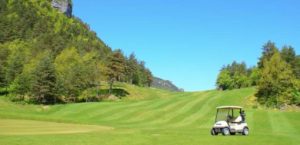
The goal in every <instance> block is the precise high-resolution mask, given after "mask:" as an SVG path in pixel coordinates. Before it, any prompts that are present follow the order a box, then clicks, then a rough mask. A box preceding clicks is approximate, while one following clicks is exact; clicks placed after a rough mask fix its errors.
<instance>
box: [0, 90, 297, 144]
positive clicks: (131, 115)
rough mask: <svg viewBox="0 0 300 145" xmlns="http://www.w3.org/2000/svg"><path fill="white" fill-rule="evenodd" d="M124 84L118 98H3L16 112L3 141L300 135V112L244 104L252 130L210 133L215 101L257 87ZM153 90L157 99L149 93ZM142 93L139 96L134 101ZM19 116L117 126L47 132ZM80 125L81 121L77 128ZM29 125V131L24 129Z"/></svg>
mask: <svg viewBox="0 0 300 145" xmlns="http://www.w3.org/2000/svg"><path fill="white" fill-rule="evenodd" d="M123 87H125V88H126V89H127V90H128V92H130V94H131V97H129V98H127V99H125V100H124V101H120V102H101V103H81V104H68V105H56V106H50V107H43V106H33V105H27V106H20V105H14V104H11V103H8V102H5V101H0V117H1V118H14V120H12V121H6V122H5V124H1V125H0V144H20V143H22V144H75V145H76V144H101V145H105V144H107V145H114V144H116V145H120V144H130V145H138V144H139V145H140V144H145V145H148V144H149V145H152V144H164V145H168V144H170V145H176V144H178V145H182V144H189V145H193V144H229V143H230V144H246V145H247V144H249V145H250V144H251V145H252V144H261V145H265V144H274V145H277V144H278V145H279V144H298V143H299V141H300V139H299V138H298V136H299V134H300V124H299V123H298V120H299V119H300V113H299V112H279V111H272V110H268V111H266V110H260V109H251V108H246V113H247V121H248V124H249V126H250V131H251V135H250V136H247V137H243V136H230V137H221V136H218V137H213V136H211V135H210V134H209V131H210V128H211V126H212V124H213V120H214V115H215V107H216V106H219V105H246V104H247V103H248V102H247V100H248V99H247V98H248V97H249V96H251V95H253V93H254V91H255V90H254V88H247V89H241V90H233V91H224V92H220V91H205V92H193V93H169V92H166V91H161V90H157V89H145V88H138V87H133V86H123ZM134 94H136V95H134ZM134 96H136V97H134ZM137 96H138V97H137ZM151 96H152V97H153V99H150V98H151ZM131 98H134V99H131ZM141 98H142V99H141ZM138 99H140V100H139V101H136V100H138ZM21 119H34V120H44V121H55V122H64V123H72V124H66V126H72V125H74V126H76V124H73V123H79V124H89V125H100V127H103V126H107V127H111V128H113V129H112V130H107V131H106V130H104V131H103V129H99V130H93V131H91V132H84V133H80V132H76V129H75V132H73V133H69V134H61V133H60V132H61V131H63V130H66V128H67V127H62V126H61V124H59V125H57V124H54V125H53V130H54V131H53V130H52V131H51V132H49V133H48V134H47V133H45V131H43V130H41V129H37V131H36V130H35V129H32V128H33V127H38V128H39V127H40V126H43V124H45V123H46V124H47V123H49V122H44V121H37V122H35V123H31V125H29V126H28V128H26V127H25V128H23V129H21V131H20V129H19V128H16V127H14V126H16V125H19V124H22V122H23V120H21ZM0 120H1V119H0ZM2 120H3V119H2ZM18 122H19V123H18ZM0 123H1V121H0ZM35 124H36V125H35ZM23 127H24V126H23ZM76 127H77V126H76ZM81 127H82V126H80V127H78V128H79V131H80V129H82V128H81ZM88 128H89V126H87V129H88ZM104 128H105V127H104ZM26 129H27V131H28V132H29V133H26ZM7 130H10V133H11V134H10V135H9V133H7V134H5V133H6V132H7ZM24 130H25V132H24ZM20 132H24V133H23V134H22V133H20ZM39 132H43V135H41V134H40V135H39V134H38V133H39ZM13 133H15V134H13ZM12 134H13V135H12Z"/></svg>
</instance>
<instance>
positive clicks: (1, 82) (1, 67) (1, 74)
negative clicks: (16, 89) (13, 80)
mask: <svg viewBox="0 0 300 145" xmlns="http://www.w3.org/2000/svg"><path fill="white" fill-rule="evenodd" d="M8 55H9V50H8V49H7V47H6V46H4V45H1V44H0V87H4V86H6V85H7V82H6V79H5V72H6V66H7V56H8Z"/></svg>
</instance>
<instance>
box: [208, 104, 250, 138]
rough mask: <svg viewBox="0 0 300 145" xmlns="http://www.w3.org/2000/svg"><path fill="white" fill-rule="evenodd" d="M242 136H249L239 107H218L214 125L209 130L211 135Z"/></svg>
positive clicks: (243, 115) (242, 112)
mask: <svg viewBox="0 0 300 145" xmlns="http://www.w3.org/2000/svg"><path fill="white" fill-rule="evenodd" d="M219 133H222V134H223V135H235V134H236V133H241V134H242V135H248V134H249V128H248V125H247V123H246V122H245V114H244V111H243V108H242V107H240V106H220V107H217V114H216V119H215V124H214V126H213V128H212V129H211V135H218V134H219Z"/></svg>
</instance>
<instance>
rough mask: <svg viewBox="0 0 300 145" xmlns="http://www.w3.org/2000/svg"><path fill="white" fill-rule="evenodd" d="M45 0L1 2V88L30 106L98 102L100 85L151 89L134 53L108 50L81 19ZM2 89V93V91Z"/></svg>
mask: <svg viewBox="0 0 300 145" xmlns="http://www.w3.org/2000/svg"><path fill="white" fill-rule="evenodd" d="M50 2H51V1H45V0H34V1H33V0H30V1H20V0H1V1H0V30H1V33H0V88H6V90H7V92H8V93H9V96H10V97H11V98H12V100H15V101H26V102H30V103H44V104H49V103H59V102H62V103H63V102H74V101H75V102H77V101H84V100H86V99H91V98H92V99H93V100H100V99H101V98H100V97H99V96H98V95H96V94H95V90H97V89H98V88H99V85H100V83H101V82H108V83H109V85H110V89H109V93H113V92H112V89H113V88H112V87H113V84H114V82H116V81H119V82H126V83H130V84H134V85H138V86H145V87H146V86H149V85H150V84H151V82H152V78H153V76H152V74H151V71H150V70H149V69H148V68H147V67H146V66H145V62H143V61H140V60H138V59H137V58H136V56H135V55H134V54H133V53H132V54H130V55H129V56H126V55H124V54H123V52H122V51H121V50H120V49H116V50H112V49H111V48H110V47H109V46H107V45H106V44H105V43H104V42H103V41H102V40H101V39H99V38H98V37H97V34H96V33H95V32H93V31H91V30H90V28H89V26H88V25H87V24H86V23H84V22H82V21H81V20H80V19H79V18H76V17H72V18H68V17H66V16H65V15H64V14H62V13H60V12H58V11H57V10H55V9H53V8H52V7H51V3H50ZM1 90H3V89H1Z"/></svg>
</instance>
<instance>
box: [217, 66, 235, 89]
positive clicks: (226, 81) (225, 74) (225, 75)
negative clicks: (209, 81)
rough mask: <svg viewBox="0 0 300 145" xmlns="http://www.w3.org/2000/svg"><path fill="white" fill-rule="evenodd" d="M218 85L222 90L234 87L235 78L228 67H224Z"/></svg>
mask: <svg viewBox="0 0 300 145" xmlns="http://www.w3.org/2000/svg"><path fill="white" fill-rule="evenodd" d="M217 87H218V89H221V90H227V89H232V88H233V79H232V78H231V76H230V72H229V71H228V70H227V69H222V70H221V72H220V73H219V75H218V78H217Z"/></svg>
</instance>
